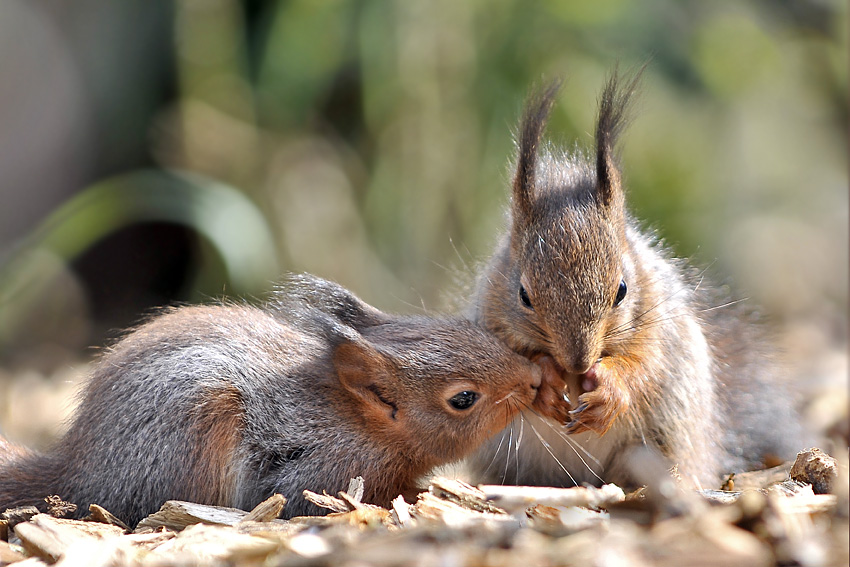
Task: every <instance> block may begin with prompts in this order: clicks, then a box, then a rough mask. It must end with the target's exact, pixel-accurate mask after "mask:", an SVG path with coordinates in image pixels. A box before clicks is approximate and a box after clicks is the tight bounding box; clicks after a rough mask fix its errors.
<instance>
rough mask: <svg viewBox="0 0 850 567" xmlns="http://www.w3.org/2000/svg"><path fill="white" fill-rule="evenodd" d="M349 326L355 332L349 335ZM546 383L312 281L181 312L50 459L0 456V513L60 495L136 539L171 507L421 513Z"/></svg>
mask: <svg viewBox="0 0 850 567" xmlns="http://www.w3.org/2000/svg"><path fill="white" fill-rule="evenodd" d="M346 321H356V322H358V323H359V324H358V328H357V330H355V329H354V328H353V327H352V326H351V325H350V324H348V323H347V322H346ZM541 379H542V372H541V368H540V367H539V366H537V365H535V364H533V363H532V362H530V361H529V360H527V359H526V358H523V357H522V356H519V355H518V354H516V353H514V352H512V351H511V350H510V349H508V348H507V347H506V346H505V345H504V344H502V343H501V342H500V341H499V340H498V339H496V338H495V337H494V336H493V335H491V334H489V333H487V332H485V331H484V330H482V329H480V328H479V327H477V326H476V325H474V324H473V323H471V322H469V321H467V320H465V319H463V318H436V317H426V316H395V315H389V314H386V313H383V312H381V311H379V310H378V309H376V308H374V307H371V306H369V305H367V304H366V303H364V302H362V301H361V300H360V299H358V298H357V297H356V296H354V295H353V294H352V293H350V292H349V291H348V290H346V289H344V288H342V287H341V286H339V285H337V284H334V283H332V282H328V281H326V280H322V279H319V278H317V277H314V276H298V277H294V278H293V279H292V281H291V282H290V283H289V284H288V285H284V286H283V287H282V288H280V289H279V290H278V291H277V292H276V294H275V297H274V299H273V300H272V301H270V302H268V303H267V304H264V305H262V306H260V307H254V306H249V305H235V304H229V305H206V306H188V307H179V308H173V309H169V310H167V311H165V312H164V313H163V314H160V315H158V316H156V317H154V318H153V319H151V320H150V321H149V322H147V323H145V324H143V325H141V326H140V327H138V328H137V329H136V330H134V331H132V332H130V333H129V334H128V335H126V337H124V338H123V339H122V340H120V341H119V342H118V343H117V344H116V345H115V346H114V347H113V348H111V349H110V350H109V351H108V352H106V353H105V355H104V356H103V357H102V358H101V359H100V360H99V361H98V362H97V364H96V366H95V367H94V369H93V371H92V374H91V376H90V378H89V380H88V382H87V383H86V385H85V387H84V389H83V391H82V396H81V402H80V405H79V407H78V408H77V410H76V413H75V417H74V418H73V421H72V423H71V425H70V429H69V430H68V432H67V433H66V434H65V435H64V436H63V437H62V438H61V440H60V441H59V442H58V443H57V444H56V446H55V447H54V448H53V449H51V450H49V451H48V452H46V453H44V454H39V453H35V452H30V451H27V450H25V449H23V448H21V447H15V446H12V445H10V444H8V443H3V442H0V510H3V509H5V508H8V507H12V506H18V505H24V504H36V503H38V502H39V501H40V500H41V499H43V498H44V497H45V496H47V495H50V494H58V495H59V496H61V497H62V498H63V499H65V500H68V501H70V502H73V503H75V504H78V505H79V506H80V510H81V511H85V510H86V508H87V507H88V504H90V503H97V504H99V505H101V506H104V507H105V508H107V509H108V510H110V511H111V512H112V513H114V514H115V515H116V516H118V517H119V518H121V519H123V520H124V521H125V522H128V523H130V524H135V523H137V522H138V521H139V520H140V519H142V518H143V517H145V516H146V515H147V514H149V513H151V512H154V511H156V510H157V509H158V508H159V507H160V505H161V504H162V503H163V502H164V501H165V500H168V499H178V500H190V501H194V502H200V503H205V504H213V505H222V506H233V507H237V508H242V509H250V508H251V507H253V506H254V505H256V504H257V503H259V502H260V501H262V500H263V499H265V498H267V497H268V496H270V495H271V494H273V493H276V492H277V493H282V494H283V495H284V496H286V497H287V498H288V503H287V505H286V507H285V509H284V514H285V515H286V516H287V517H290V516H294V515H302V514H320V513H324V512H326V511H324V512H323V511H322V510H321V509H319V508H318V507H316V506H314V505H312V504H310V503H308V502H307V501H306V500H305V499H304V498H303V496H302V491H303V490H304V489H310V490H313V491H318V492H321V491H322V490H326V491H328V492H330V493H335V492H337V491H339V490H344V489H345V488H346V487H347V486H348V481H349V479H350V478H353V477H355V476H358V475H360V476H363V477H364V479H365V489H366V492H365V495H364V501H367V502H372V503H376V504H381V505H389V504H390V501H391V499H393V498H394V497H396V496H397V495H398V494H400V493H401V494H406V495H408V496H410V494H411V493H413V492H414V491H415V489H416V482H417V480H418V479H419V477H421V476H422V475H424V474H425V473H427V472H428V471H429V470H430V469H431V468H433V467H435V466H437V465H440V464H444V463H448V462H450V461H456V460H459V459H461V458H462V457H464V456H465V455H467V454H468V453H469V452H471V451H473V450H474V449H476V448H477V447H478V446H479V445H480V444H481V443H482V442H483V441H484V440H485V439H487V438H488V437H491V436H493V435H494V434H496V433H498V432H499V431H500V430H501V429H502V428H504V427H505V426H506V425H507V424H508V423H509V422H510V421H511V420H512V419H513V418H514V416H515V415H516V414H517V412H519V411H520V410H521V409H524V408H528V407H529V406H530V404H532V403H533V402H534V399H535V394H536V392H537V389H538V387H539V386H540V384H541Z"/></svg>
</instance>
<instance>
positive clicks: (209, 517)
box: [136, 500, 248, 533]
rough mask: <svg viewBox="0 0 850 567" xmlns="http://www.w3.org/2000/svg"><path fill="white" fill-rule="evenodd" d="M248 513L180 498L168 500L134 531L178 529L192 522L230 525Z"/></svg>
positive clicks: (192, 523)
mask: <svg viewBox="0 0 850 567" xmlns="http://www.w3.org/2000/svg"><path fill="white" fill-rule="evenodd" d="M247 515H248V512H245V511H244V510H237V509H236V508H225V507H222V506H207V505H205V504H194V503H192V502H183V501H180V500H169V501H168V502H166V503H165V504H163V505H162V507H161V508H160V509H159V511H158V512H154V513H153V514H151V515H150V516H148V517H147V518H145V519H143V520H142V521H141V522H139V525H138V526H136V533H141V532H145V531H151V530H156V529H157V528H161V527H164V528H167V529H170V530H174V531H180V530H183V529H184V528H186V527H187V526H191V525H194V524H209V525H213V526H232V525H234V524H237V523H239V522H240V521H242V520H243V519H245V517H246V516H247Z"/></svg>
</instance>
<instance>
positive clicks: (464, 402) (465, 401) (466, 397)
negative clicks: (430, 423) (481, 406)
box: [449, 390, 478, 410]
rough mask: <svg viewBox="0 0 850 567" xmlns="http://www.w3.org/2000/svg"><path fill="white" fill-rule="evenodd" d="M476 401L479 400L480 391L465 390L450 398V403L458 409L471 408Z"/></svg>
mask: <svg viewBox="0 0 850 567" xmlns="http://www.w3.org/2000/svg"><path fill="white" fill-rule="evenodd" d="M476 401H478V392H470V391H469V390H464V391H463V392H461V393H459V394H455V395H454V396H452V397H451V398H449V404H450V405H451V406H452V407H453V408H455V409H458V410H465V409H469V408H471V407H472V406H473V405H474V404H475V402H476Z"/></svg>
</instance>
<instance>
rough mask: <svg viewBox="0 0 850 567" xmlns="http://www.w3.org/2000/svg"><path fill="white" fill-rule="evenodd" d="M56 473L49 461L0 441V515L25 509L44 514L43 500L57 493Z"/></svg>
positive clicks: (12, 444)
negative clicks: (14, 509)
mask: <svg viewBox="0 0 850 567" xmlns="http://www.w3.org/2000/svg"><path fill="white" fill-rule="evenodd" d="M55 470H56V467H54V466H53V464H52V463H51V462H50V459H49V458H48V457H46V456H44V455H40V454H38V453H36V452H35V451H32V450H30V449H28V448H26V447H23V446H21V445H16V444H14V443H12V442H10V441H8V440H6V439H4V438H3V437H0V512H2V511H3V510H6V509H7V508H15V507H17V506H27V505H33V506H38V507H39V509H42V510H43V509H44V504H45V502H44V498H45V497H47V496H50V495H51V494H55V491H56V483H55V476H56V475H55V474H54V473H55ZM51 487H52V490H51Z"/></svg>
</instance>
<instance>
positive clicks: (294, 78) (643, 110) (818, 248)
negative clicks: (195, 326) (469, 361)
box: [0, 0, 848, 428]
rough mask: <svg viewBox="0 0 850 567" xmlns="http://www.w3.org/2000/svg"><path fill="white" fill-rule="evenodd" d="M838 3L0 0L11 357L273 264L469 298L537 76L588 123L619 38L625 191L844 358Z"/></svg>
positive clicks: (55, 350)
mask: <svg viewBox="0 0 850 567" xmlns="http://www.w3.org/2000/svg"><path fill="white" fill-rule="evenodd" d="M847 29H848V24H847V3H846V2H842V1H840V0H800V1H791V0H787V1H784V0H774V1H769V0H746V1H741V0H719V1H715V2H698V1H679V0H645V1H637V0H596V1H566V0H564V1H557V0H541V1H538V2H525V1H522V0H491V1H487V2H485V1H481V0H471V1H456V0H436V1H432V2H416V1H404V0H396V1H392V0H384V1H380V0H354V1H341V0H309V1H281V2H266V1H261V0H245V1H242V2H239V1H235V0H203V1H202V0H187V1H173V2H167V1H150V0H123V1H121V2H112V1H109V0H77V1H75V2H73V3H72V2H50V1H47V0H4V1H3V2H2V3H0V80H2V83H0V368H3V369H5V370H4V371H2V372H5V374H0V383H5V384H11V383H13V382H17V383H20V382H21V381H22V380H23V378H21V376H22V375H23V374H22V373H24V374H25V373H26V372H30V371H33V369H35V371H36V372H37V373H38V374H37V375H38V376H44V375H48V376H49V375H53V374H52V373H55V372H58V371H62V370H63V369H67V368H69V364H70V361H74V360H81V359H85V358H87V357H88V356H90V355H91V354H92V353H93V352H94V351H93V350H90V349H89V347H91V346H95V347H96V346H99V345H103V344H104V343H105V342H108V340H109V339H110V337H115V336H116V335H117V331H118V330H119V329H121V328H124V327H126V326H128V325H130V324H132V323H133V322H134V321H137V320H138V318H139V317H140V316H142V315H143V314H144V313H147V312H150V309H151V308H152V307H154V306H156V305H162V304H166V303H173V302H186V301H188V302H191V301H202V300H208V299H210V298H216V297H221V296H225V295H230V296H248V297H259V296H262V295H263V294H264V293H265V292H266V291H267V290H269V289H270V288H271V287H272V284H273V281H274V279H275V278H276V277H278V275H279V274H280V273H282V272H284V271H296V272H300V271H310V272H313V273H316V274H318V275H321V276H323V277H326V278H330V279H334V280H337V281H339V282H341V283H343V284H344V285H346V286H348V287H350V288H352V289H353V290H354V291H356V292H357V293H358V294H360V295H361V296H362V297H363V298H364V299H366V300H368V301H369V302H371V303H374V304H375V305H377V306H379V307H382V308H384V309H389V310H393V311H417V310H422V309H428V310H439V309H446V308H450V307H451V306H452V305H457V304H458V303H462V296H463V294H462V291H458V290H462V282H464V281H468V280H469V279H470V277H471V273H472V272H473V270H474V266H475V264H476V263H477V262H480V261H482V260H483V259H485V258H486V257H487V255H488V254H489V252H490V251H491V249H492V248H493V245H494V243H495V240H496V237H497V235H498V234H499V232H500V230H501V228H502V227H503V225H504V214H503V211H504V208H505V206H506V204H507V191H506V189H507V182H508V179H509V176H510V173H509V164H510V161H511V156H512V151H513V142H512V135H511V132H512V129H513V127H514V125H515V123H516V120H517V117H518V115H519V111H520V109H521V106H522V101H523V99H524V97H525V95H526V93H527V91H528V90H529V88H530V87H531V86H532V85H533V84H534V83H536V82H539V81H540V80H543V79H544V78H547V77H548V78H553V77H559V76H563V77H566V79H567V80H566V85H565V88H564V91H563V94H562V97H561V98H560V100H559V104H558V106H557V107H556V109H555V111H554V114H553V117H552V120H551V123H550V126H549V136H550V138H551V139H552V140H553V141H554V142H555V143H558V144H562V145H566V146H568V147H573V146H576V147H579V148H584V147H588V146H589V145H590V144H591V143H592V132H593V120H594V116H595V112H596V101H597V96H598V93H599V91H600V89H601V86H602V84H603V81H604V79H605V77H606V75H607V74H608V73H609V71H610V70H611V69H612V67H613V66H614V64H615V63H616V62H618V61H619V63H620V66H621V68H630V67H633V66H636V65H640V64H642V63H644V62H646V61H647V60H650V64H649V67H648V69H647V71H646V74H645V80H644V87H643V93H642V96H641V99H640V103H639V105H638V107H637V113H636V118H635V120H634V122H633V125H632V126H631V128H630V129H629V131H628V132H627V133H626V135H625V137H624V139H623V148H622V162H623V167H624V170H625V176H626V180H627V183H628V186H629V200H630V203H631V205H632V207H633V209H634V210H635V212H636V214H637V215H638V216H639V217H640V218H642V219H643V220H645V221H646V223H647V226H649V227H652V228H654V229H656V230H657V231H658V233H659V234H660V235H661V236H663V237H664V238H665V239H666V241H667V242H668V243H669V245H670V246H672V248H673V249H674V250H675V252H676V253H677V254H678V255H681V256H686V257H691V258H693V259H694V260H695V261H696V262H697V263H699V264H701V265H710V266H711V268H710V269H711V271H712V272H714V273H716V274H717V275H718V278H719V279H720V280H721V281H723V282H725V281H726V279H727V278H728V280H729V281H731V282H733V285H734V287H735V288H736V289H739V290H741V291H742V294H743V295H745V296H746V297H749V298H751V299H752V301H753V302H755V303H757V304H758V305H761V306H763V308H764V312H765V313H766V314H767V315H768V316H770V317H771V320H772V321H773V322H774V323H773V326H774V328H775V330H776V332H777V335H778V336H779V341H780V344H781V345H782V346H784V347H786V348H787V349H788V350H789V351H790V353H791V355H792V356H791V358H792V360H793V361H794V362H793V364H795V365H796V366H795V368H796V372H797V373H798V375H799V376H801V377H803V378H805V379H806V380H809V381H811V383H812V384H813V386H812V389H816V388H818V387H819V386H818V384H820V383H821V382H823V377H824V376H826V377H829V379H830V380H833V381H834V379H835V377H836V376H839V378H838V379H839V381H840V382H841V384H842V387H843V376H844V373H845V372H846V366H847V363H846V360H847V358H846V341H847V291H848V290H847V286H848V176H847V153H848V143H847V141H848V98H847V48H848V46H847ZM87 349H89V350H87ZM57 369H58V370H57ZM4 376H5V379H4ZM63 376H64V375H63ZM38 379H40V378H34V380H38ZM65 379H66V378H61V379H60V380H59V381H60V382H61V381H63V380H65ZM830 383H831V382H830ZM27 388H28V390H29V391H37V389H35V390H34V389H33V388H30V387H29V386H27ZM9 392H10V390H7V391H6V393H5V394H3V392H2V391H0V395H3V396H4V398H5V402H3V403H5V405H6V408H7V410H6V411H7V412H8V411H11V410H9V409H8V408H9V407H11V406H13V405H16V404H15V403H13V402H12V401H11V400H13V396H12V394H10V393H9ZM844 400H845V402H846V395H845V398H844ZM3 403H0V417H2V415H3V412H4V410H3ZM0 424H2V421H0ZM8 427H10V428H11V426H8Z"/></svg>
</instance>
